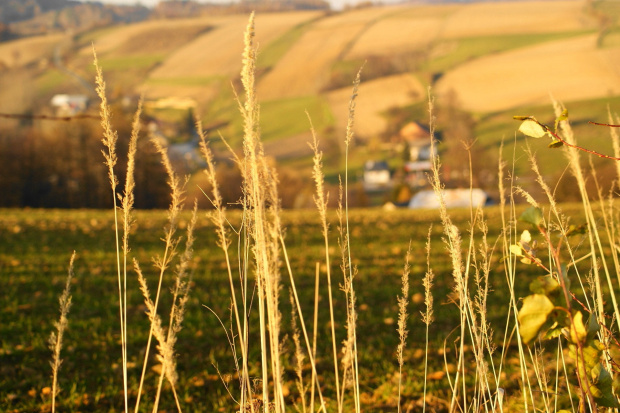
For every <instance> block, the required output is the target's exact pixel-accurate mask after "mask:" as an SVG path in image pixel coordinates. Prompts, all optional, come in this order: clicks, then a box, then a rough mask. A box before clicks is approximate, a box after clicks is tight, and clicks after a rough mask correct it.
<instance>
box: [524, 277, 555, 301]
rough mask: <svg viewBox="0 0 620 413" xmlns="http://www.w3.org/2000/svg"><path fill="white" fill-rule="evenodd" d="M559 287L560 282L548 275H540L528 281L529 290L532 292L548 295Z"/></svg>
mask: <svg viewBox="0 0 620 413" xmlns="http://www.w3.org/2000/svg"><path fill="white" fill-rule="evenodd" d="M559 288H560V283H558V282H557V281H556V279H555V278H553V277H552V276H550V275H541V276H540V277H538V278H536V279H535V280H534V281H532V282H531V283H530V291H531V292H533V293H534V294H544V295H546V296H549V295H551V294H553V293H555V292H556V291H558V290H559Z"/></svg>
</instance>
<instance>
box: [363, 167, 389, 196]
mask: <svg viewBox="0 0 620 413" xmlns="http://www.w3.org/2000/svg"><path fill="white" fill-rule="evenodd" d="M391 185H392V178H391V176H390V169H389V168H388V164H387V162H385V161H366V163H365V164H364V189H365V190H367V191H376V190H380V189H385V188H389V187H390V186H391Z"/></svg>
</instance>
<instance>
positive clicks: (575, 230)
mask: <svg viewBox="0 0 620 413" xmlns="http://www.w3.org/2000/svg"><path fill="white" fill-rule="evenodd" d="M586 232H588V227H587V225H586V224H581V225H573V224H571V225H569V226H568V230H567V231H566V236H567V237H570V236H573V235H578V234H579V235H583V234H585V233H586Z"/></svg>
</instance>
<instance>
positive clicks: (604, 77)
mask: <svg viewBox="0 0 620 413" xmlns="http://www.w3.org/2000/svg"><path fill="white" fill-rule="evenodd" d="M617 14H618V10H617V7H615V5H614V4H613V2H595V4H594V8H593V9H588V8H587V7H586V6H585V2H583V1H581V0H580V1H574V0H569V1H566V0H562V1H553V2H548V1H523V2H506V3H495V2H494V3H468V4H450V5H436V6H435V5H415V6H393V7H384V8H379V9H360V10H348V11H344V12H338V13H331V14H325V13H324V12H292V13H272V14H264V15H259V16H258V18H257V33H256V34H257V39H258V42H259V59H258V67H259V73H258V76H259V78H258V83H257V84H258V93H259V98H260V99H261V100H262V102H263V103H264V111H265V114H266V119H267V120H265V124H264V125H263V136H264V138H265V140H266V141H271V142H275V141H278V140H286V139H289V142H290V139H292V137H299V136H302V135H303V136H307V130H308V129H307V128H308V125H307V122H306V121H305V113H304V111H305V110H306V109H307V110H308V111H309V112H310V113H311V115H312V117H313V118H314V117H317V116H318V117H317V118H316V119H314V120H315V127H317V131H318V132H319V134H322V135H324V136H329V137H330V139H331V138H332V137H334V138H336V139H340V137H342V136H343V134H344V126H345V125H346V116H347V112H346V102H347V99H348V95H349V94H350V92H349V89H350V83H351V81H352V79H353V78H354V76H355V73H356V72H357V70H358V69H359V68H360V66H362V65H364V69H363V72H362V82H363V83H362V88H361V91H360V96H359V103H358V105H359V108H360V109H359V110H360V112H359V113H358V118H359V121H358V122H357V123H356V126H355V131H356V134H357V135H358V136H360V137H362V138H363V140H364V141H365V142H379V141H381V140H383V139H385V131H386V130H388V129H389V130H392V131H393V130H397V127H398V125H395V124H393V123H390V122H394V121H395V118H393V117H386V113H387V112H388V111H389V110H390V109H391V108H393V107H400V108H403V110H407V109H406V108H408V107H411V105H417V104H420V102H423V101H425V100H426V88H427V86H432V91H431V93H432V94H433V96H435V97H436V98H437V101H438V104H449V105H453V106H454V105H456V106H457V107H458V108H459V110H462V111H465V112H468V113H470V114H471V116H472V117H473V118H474V119H475V128H474V133H475V136H474V138H477V139H478V144H479V145H481V146H483V147H484V148H485V150H488V151H496V148H495V146H496V143H497V142H499V141H501V139H502V138H505V137H508V138H511V137H512V133H513V132H514V130H515V128H514V124H513V123H512V121H511V116H508V115H512V114H514V113H522V114H532V115H536V116H541V115H540V113H541V110H542V109H541V108H540V107H545V106H546V105H547V104H548V103H549V102H550V98H549V96H550V94H553V96H554V97H555V98H556V99H559V100H561V101H563V102H564V103H565V104H566V105H567V106H568V108H569V109H570V112H571V115H573V116H576V117H577V118H580V119H581V118H584V116H585V115H584V114H583V113H579V112H578V111H579V110H580V109H581V108H587V107H590V105H589V104H588V103H587V102H588V101H591V102H592V105H594V107H597V108H599V107H600V105H598V103H596V102H599V101H600V100H601V99H609V98H612V97H614V96H615V95H616V94H617V93H619V92H620V73H619V72H618V71H617V70H616V68H617V67H618V63H620V59H619V58H618V57H617V56H618V55H620V53H619V52H620V41H618V40H617V39H618V38H620V36H618V32H617V31H616V29H615V20H616V19H617ZM245 19H246V16H242V15H238V16H220V17H200V18H194V19H177V20H153V21H147V22H142V23H138V24H132V25H124V26H114V27H107V28H101V29H97V30H94V31H90V32H86V33H82V34H80V35H77V36H73V37H71V36H64V37H63V36H58V35H56V36H55V37H53V36H49V37H44V38H43V37H42V38H32V39H27V40H21V41H16V42H9V43H4V44H0V62H2V64H3V66H4V67H5V69H4V75H3V77H5V78H10V77H11V76H17V72H19V76H22V77H24V76H26V77H27V78H29V79H31V81H30V82H29V85H31V86H29V90H28V92H25V91H21V90H15V88H14V87H13V88H5V89H3V90H0V102H3V101H11V102H16V101H17V102H20V104H19V105H16V104H14V103H13V104H11V105H4V106H5V107H6V108H7V110H8V108H10V107H14V108H16V110H27V109H28V108H29V107H30V108H38V107H41V106H42V105H45V104H46V102H47V101H48V99H49V98H50V96H51V95H52V94H54V93H82V92H84V90H83V89H81V87H80V85H79V83H78V82H76V81H75V79H74V78H73V77H72V76H71V75H69V74H68V73H67V72H66V71H65V70H60V71H59V70H57V68H56V67H55V64H54V62H53V51H54V48H55V47H57V48H58V52H59V53H60V55H61V56H62V62H63V64H64V65H65V66H66V68H67V69H69V70H70V71H72V72H73V73H75V74H77V75H78V76H81V77H83V78H84V79H86V80H89V81H90V79H92V76H93V72H92V69H91V60H92V58H91V44H92V45H94V46H95V48H96V49H97V51H98V54H99V57H100V62H101V65H102V67H103V70H104V73H105V74H106V79H107V81H108V83H109V84H110V86H111V87H110V90H112V91H113V93H114V97H117V98H120V97H122V96H124V95H132V94H138V93H142V92H143V93H145V97H146V99H147V100H148V99H155V98H162V97H170V96H173V97H180V98H185V97H188V98H192V99H194V100H195V101H196V104H197V110H198V113H200V115H201V117H202V118H203V120H204V121H205V122H206V123H207V124H218V125H224V126H222V127H221V129H220V132H221V133H222V134H223V135H224V137H226V138H228V139H230V140H231V141H232V142H235V141H236V139H237V138H236V136H235V135H237V134H238V132H239V126H238V125H239V124H240V123H239V122H240V120H239V115H238V111H237V108H236V104H235V103H234V94H233V93H232V92H231V90H232V87H231V82H232V84H233V85H235V84H236V81H237V78H238V72H239V69H240V65H241V61H240V59H239V56H240V53H241V42H242V29H243V25H244V22H245ZM24 71H25V72H24ZM24 73H26V74H24ZM235 87H236V88H237V89H238V86H235ZM16 94H17V95H18V96H16ZM16 97H17V99H16ZM603 106H604V105H603ZM613 109H614V108H613V107H612V110H613ZM590 113H592V111H589V114H590ZM593 115H602V113H598V112H597V113H594V114H593ZM598 119H599V120H600V117H599V118H598ZM272 120H274V121H275V120H285V122H279V123H278V126H274V122H272ZM411 120H415V121H421V122H426V121H427V119H426V116H425V115H422V116H415V115H414V113H413V112H412V114H411V116H410V117H409V118H408V119H407V118H403V117H401V118H400V122H401V123H403V122H405V121H411ZM304 133H305V135H304ZM300 134H302V135H300ZM300 139H301V138H300ZM304 139H305V138H304ZM283 142H284V141H283ZM286 146H287V145H284V147H286ZM294 147H295V145H292V146H291V152H290V153H288V154H287V153H286V150H282V148H279V150H278V151H277V153H275V154H274V155H277V156H278V157H284V158H288V159H289V161H290V159H291V158H296V157H299V156H302V155H301V152H299V151H298V150H296V149H294ZM370 152H371V151H370ZM304 157H305V156H302V158H304ZM369 157H372V154H371V153H369V151H368V150H367V148H357V149H354V151H353V154H352V159H353V162H355V163H357V164H361V163H362V162H363V160H364V159H365V158H369ZM358 158H359V159H358ZM299 165H300V166H301V165H308V162H307V159H300V163H299Z"/></svg>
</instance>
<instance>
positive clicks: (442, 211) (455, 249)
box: [428, 94, 471, 410]
mask: <svg viewBox="0 0 620 413" xmlns="http://www.w3.org/2000/svg"><path fill="white" fill-rule="evenodd" d="M429 95H430V94H429ZM433 106H434V105H433V100H432V98H430V97H429V102H428V107H429V109H428V110H429V116H430V122H429V124H430V125H429V127H430V136H431V151H430V152H431V166H432V172H431V176H430V184H431V186H432V188H433V191H434V192H435V196H436V197H437V199H438V201H439V216H440V217H441V222H442V224H443V232H444V239H443V242H444V244H445V245H446V247H447V249H448V253H449V254H450V259H451V263H452V277H453V279H454V287H453V289H454V293H455V295H456V296H457V297H458V302H457V305H458V306H459V312H460V314H461V332H460V337H461V340H460V342H461V346H460V347H461V348H460V351H459V362H458V366H459V368H458V370H457V374H456V378H455V381H454V387H453V389H452V390H453V392H452V401H451V406H450V410H453V409H454V408H455V406H456V404H457V397H458V393H459V392H458V390H457V388H458V385H459V380H460V378H461V373H462V372H463V371H464V365H463V364H462V363H464V360H463V359H464V358H463V353H464V351H463V342H464V339H465V328H466V326H467V325H468V324H467V318H466V312H467V308H466V304H467V291H466V290H467V282H466V273H465V272H464V270H465V269H464V265H463V258H462V256H461V251H462V245H463V242H462V239H461V234H460V232H459V229H458V228H457V227H456V225H454V224H453V223H452V220H451V219H450V216H449V215H448V212H447V208H446V202H445V199H444V193H443V189H444V187H443V184H442V182H441V179H440V177H439V170H440V167H441V164H440V162H439V158H438V156H437V155H436V152H435V144H436V143H435V119H434V115H433V109H434V108H433ZM470 327H471V326H470ZM462 386H463V389H462V390H463V397H464V400H463V404H464V406H462V408H464V409H465V408H466V406H467V400H466V397H467V391H466V389H465V381H464V380H463V381H462Z"/></svg>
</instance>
